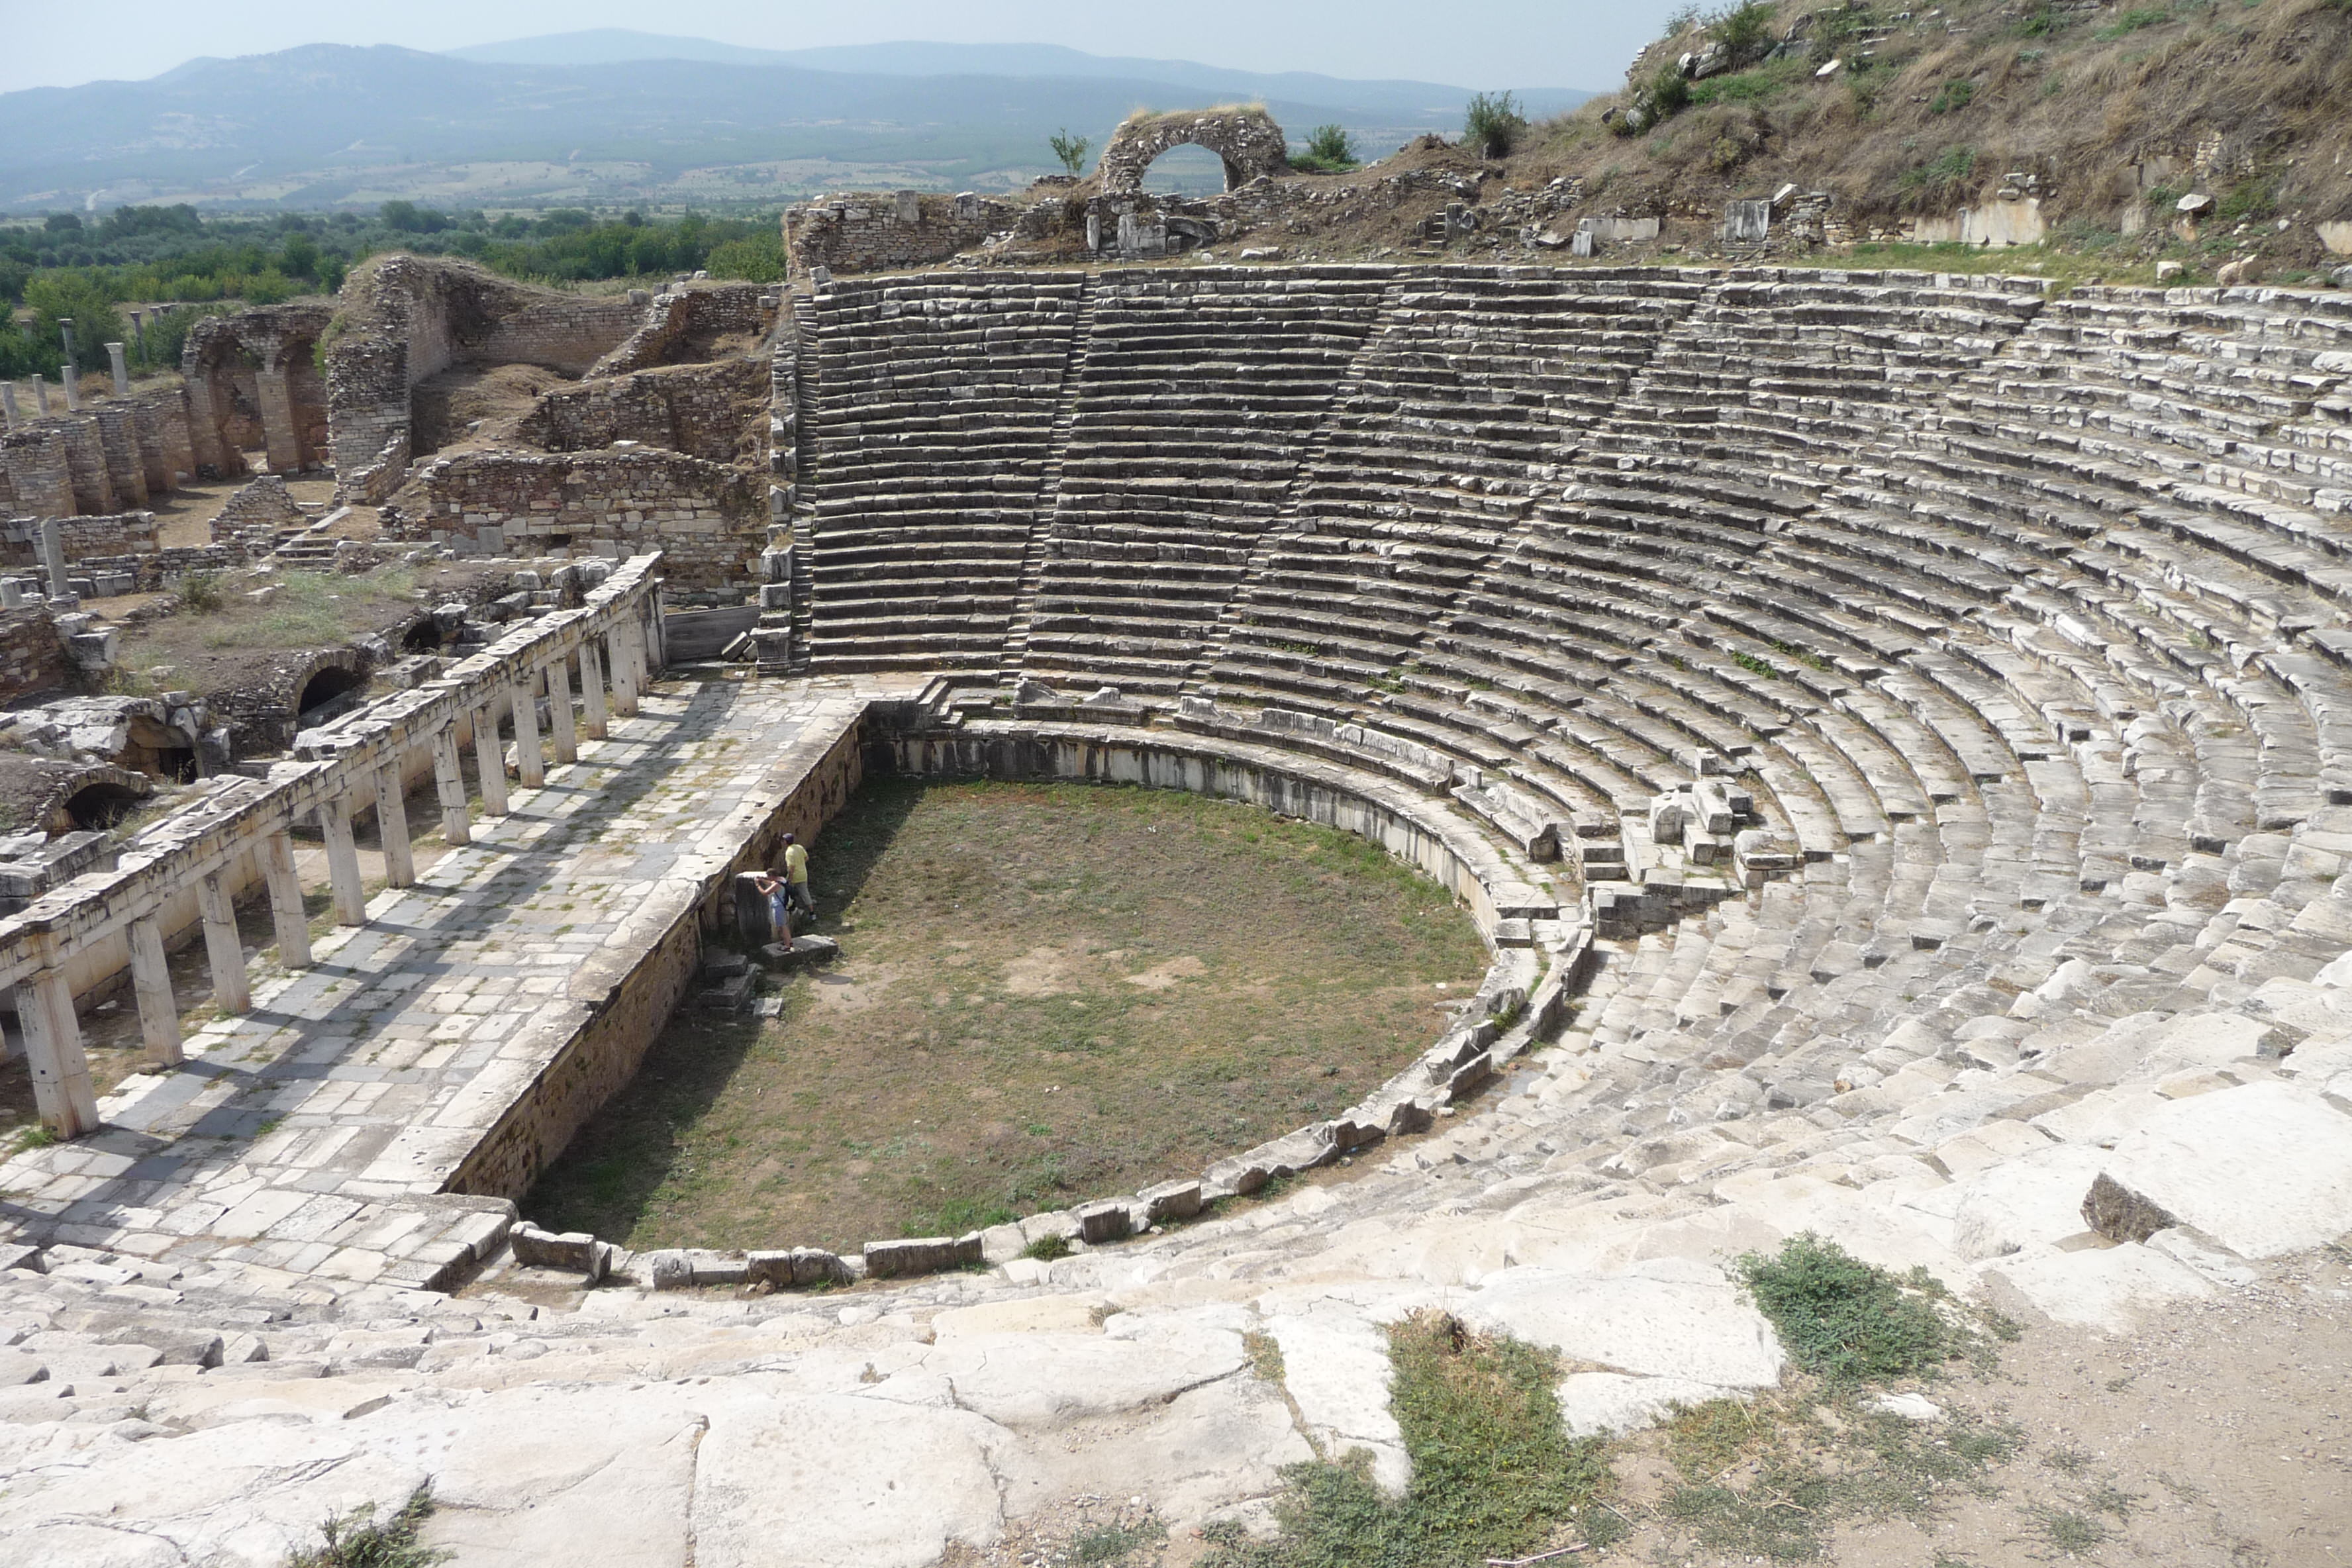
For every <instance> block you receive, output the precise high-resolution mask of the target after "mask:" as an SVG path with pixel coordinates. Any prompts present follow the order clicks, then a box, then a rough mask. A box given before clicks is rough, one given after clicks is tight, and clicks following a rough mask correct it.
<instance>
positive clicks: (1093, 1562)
mask: <svg viewBox="0 0 2352 1568" xmlns="http://www.w3.org/2000/svg"><path fill="white" fill-rule="evenodd" d="M1167 1539H1168V1527H1167V1526H1166V1525H1164V1524H1162V1523H1160V1521H1158V1520H1147V1521H1144V1522H1143V1523H1140V1524H1104V1525H1097V1526H1096V1527H1095V1528H1094V1529H1092V1530H1089V1531H1086V1532H1084V1533H1083V1534H1081V1535H1079V1536H1078V1537H1077V1539H1076V1540H1075V1541H1073V1542H1070V1555H1071V1556H1072V1557H1074V1558H1076V1560H1077V1563H1078V1568H1112V1565H1113V1564H1116V1563H1125V1562H1126V1561H1128V1560H1129V1558H1131V1557H1133V1556H1134V1555H1135V1554H1136V1553H1137V1552H1142V1551H1145V1550H1147V1549H1149V1548H1150V1547H1154V1546H1157V1545H1159V1544H1160V1542H1163V1541H1165V1540H1167Z"/></svg>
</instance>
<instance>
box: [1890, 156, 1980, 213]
mask: <svg viewBox="0 0 2352 1568" xmlns="http://www.w3.org/2000/svg"><path fill="white" fill-rule="evenodd" d="M1976 171H1977V153H1976V149H1975V148H1973V147H1958V146H1955V147H1947V148H1945V149H1944V150H1943V151H1942V152H1941V153H1937V155H1936V157H1935V158H1934V159H1933V160H1932V161H1930V162H1928V163H1922V164H1920V165H1919V166H1918V167H1916V168H1913V169H1906V170H1905V171H1904V172H1903V177H1902V178H1901V179H1900V180H1898V181H1896V182H1895V183H1896V184H1897V185H1898V186H1900V187H1901V189H1902V190H1903V191H1904V193H1905V194H1906V195H1909V196H1910V197H1912V198H1913V200H1914V202H1915V203H1916V205H1922V206H1932V205H1937V204H1941V203H1948V202H1950V201H1953V200H1956V199H1957V198H1958V196H1959V195H1960V194H1961V187H1962V186H1964V185H1965V184H1967V183H1968V181H1969V179H1970V178H1971V177H1972V176H1974V174H1976Z"/></svg>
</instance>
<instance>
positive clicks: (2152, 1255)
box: [1984, 1246, 2213, 1333]
mask: <svg viewBox="0 0 2352 1568" xmlns="http://www.w3.org/2000/svg"><path fill="white" fill-rule="evenodd" d="M1984 1273H1985V1276H1986V1278H1988V1279H2000V1280H2002V1281H2005V1282H2006V1283H2007V1284H2009V1285H2010V1286H2011V1288H2013V1289H2016V1290H2017V1291H2018V1293H2019V1294H2021V1295H2022V1296H2023V1297H2024V1298H2025V1299H2026V1300H2028V1301H2029V1302H2031V1303H2032V1305H2033V1306H2034V1307H2035V1309H2037V1310H2040V1311H2041V1312H2042V1313H2043V1314H2045V1315H2046V1316H2048V1317H2049V1318H2050V1319H2051V1320H2052V1321H2054V1322H2060V1323H2070V1324H2074V1325H2075V1326H2078V1327H2081V1328H2087V1329H2097V1330H2100V1331H2103V1332H2106V1333H2123V1332H2126V1331H2129V1330H2130V1329H2131V1327H2132V1326H2133V1324H2134V1323H2136V1322H2137V1321H2138V1317H2139V1314H2140V1313H2141V1312H2142V1311H2145V1310H2147V1309H2149V1308H2152V1307H2157V1306H2160V1305H2162V1304H2163V1303H2165V1302H2167V1301H2173V1300H2181V1299H2184V1298H2190V1297H2198V1296H2210V1295H2211V1294H2212V1292H2213V1286H2212V1283H2211V1281H2210V1280H2208V1279H2206V1278H2205V1277H2204V1276H2203V1275H2201V1274H2200V1273H2198V1272H2197V1271H2196V1270H2195V1269H2193V1268H2189V1266H2188V1265H2186V1264H2184V1263H2181V1262H2179V1261H2178V1260H2177V1259H2175V1258H2169V1257H2168V1256H2166V1255H2165V1254H2164V1253H2162V1252H2159V1251H2158V1250H2156V1249H2155V1248H2153V1247H2132V1246H2124V1247H2087V1248H2084V1249H2083V1250H2081V1251H2076V1252H2062V1251H2058V1250H2056V1249H2054V1248H2051V1249H2036V1250H2034V1251H2031V1252H2025V1253H2021V1254H2019V1255H2017V1256H2016V1257H2013V1258H2002V1259H2001V1260H2000V1262H1999V1263H1997V1264H1995V1265H1993V1266H1992V1267H1990V1268H1987V1269H1986V1270H1985V1271H1984Z"/></svg>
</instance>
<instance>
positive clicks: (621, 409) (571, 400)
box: [517, 359, 772, 463]
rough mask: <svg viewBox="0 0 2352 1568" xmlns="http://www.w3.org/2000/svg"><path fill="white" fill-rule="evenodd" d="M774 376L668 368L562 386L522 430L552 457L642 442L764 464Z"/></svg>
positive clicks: (738, 366)
mask: <svg viewBox="0 0 2352 1568" xmlns="http://www.w3.org/2000/svg"><path fill="white" fill-rule="evenodd" d="M771 374H772V370H771V367H770V365H768V364H767V363H762V362H761V361H759V360H749V359H739V360H728V361H724V362H722V363H718V364H708V365H668V366H663V367H661V368H659V369H656V370H647V371H640V372H638V373H636V374H633V375H620V376H613V377H609V378H605V379H600V380H596V381H588V382H583V383H581V384H579V385H577V386H569V387H560V388H558V389H557V390H555V391H553V392H551V393H548V394H547V395H545V396H543V397H541V399H540V400H539V403H538V405H536V406H535V407H533V408H532V410H531V411H530V414H529V415H528V416H526V417H525V418H524V419H523V421H522V424H521V426H520V427H519V429H518V430H517V434H518V435H520V437H522V439H524V440H525V441H528V442H530V444H531V445H532V446H535V447H542V448H544V449H545V450H547V451H551V452H580V451H588V450H593V449H594V448H597V447H610V446H612V445H613V444H614V442H616V441H636V442H641V443H643V444H644V445H646V446H648V447H666V448H667V449H668V450H670V451H673V452H683V453H685V454H686V455H687V456H688V457H692V458H707V459H709V461H711V462H714V463H734V462H738V461H742V462H758V461H760V460H761V436H762V431H761V426H763V425H764V424H765V422H766V406H765V405H766V400H767V395H768V386H769V381H770V378H771Z"/></svg>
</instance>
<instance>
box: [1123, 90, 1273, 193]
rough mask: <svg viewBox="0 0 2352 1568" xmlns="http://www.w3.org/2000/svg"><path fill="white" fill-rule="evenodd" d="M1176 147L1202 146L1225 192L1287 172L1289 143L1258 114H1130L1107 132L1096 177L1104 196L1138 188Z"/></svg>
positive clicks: (1250, 111)
mask: <svg viewBox="0 0 2352 1568" xmlns="http://www.w3.org/2000/svg"><path fill="white" fill-rule="evenodd" d="M1175 147H1205V148H1207V149H1208V150H1209V151H1210V152H1212V153H1215V154H1216V155H1217V157H1218V159H1219V160H1220V161H1221V162H1222V163H1223V164H1224V166H1225V189H1227V190H1229V191H1233V190H1239V189H1240V188H1241V187H1242V186H1244V185H1245V184H1249V183H1250V182H1251V181H1252V180H1255V179H1256V178H1258V177H1259V176H1261V175H1265V174H1282V173H1284V172H1285V171H1286V170H1287V169H1288V168H1289V167H1290V150H1289V142H1288V139H1287V138H1286V137H1285V136H1284V135H1283V133H1282V127H1281V126H1279V125H1277V124H1276V123H1275V121H1274V117H1273V116H1272V115H1270V114H1268V113H1267V112H1266V111H1265V110H1263V109H1223V110H1197V111H1185V112H1178V113H1173V114H1135V115H1131V116H1129V119H1128V120H1127V121H1126V123H1124V124H1122V125H1121V126H1120V127H1119V128H1118V130H1117V131H1115V132H1112V133H1111V139H1110V145H1109V146H1108V147H1106V148H1104V149H1103V155H1102V162H1101V163H1099V164H1098V165H1097V167H1096V170H1095V178H1096V179H1097V181H1099V182H1100V183H1101V187H1102V190H1103V191H1104V193H1105V194H1106V195H1132V194H1133V193H1135V192H1138V191H1140V190H1142V189H1143V176H1144V174H1145V173H1146V172H1147V171H1148V170H1150V167H1151V165H1152V163H1153V162H1154V161H1155V160H1157V159H1158V158H1159V157H1160V154H1161V153H1166V152H1168V151H1169V150H1170V149H1171V148H1175Z"/></svg>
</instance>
